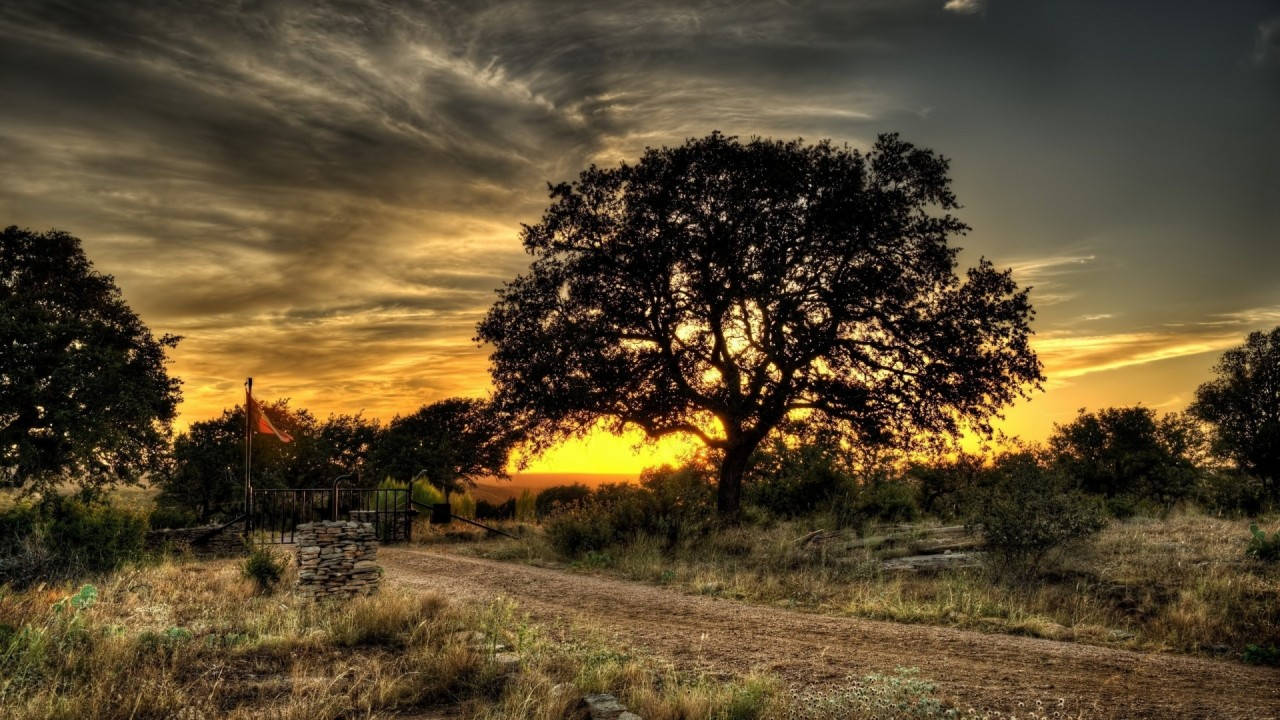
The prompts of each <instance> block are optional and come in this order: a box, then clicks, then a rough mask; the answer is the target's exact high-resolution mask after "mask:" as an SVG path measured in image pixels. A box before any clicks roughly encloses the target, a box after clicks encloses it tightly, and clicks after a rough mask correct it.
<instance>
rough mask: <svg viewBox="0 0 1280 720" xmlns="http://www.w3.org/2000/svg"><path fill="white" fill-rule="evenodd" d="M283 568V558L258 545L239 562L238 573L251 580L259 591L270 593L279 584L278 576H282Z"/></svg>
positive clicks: (284, 564)
mask: <svg viewBox="0 0 1280 720" xmlns="http://www.w3.org/2000/svg"><path fill="white" fill-rule="evenodd" d="M285 568H286V561H285V559H284V558H282V557H279V556H277V555H276V554H275V552H273V551H271V550H269V549H267V548H264V547H258V548H254V549H253V552H251V553H249V557H247V558H245V559H244V562H242V563H240V575H241V576H242V577H244V579H246V580H252V581H253V584H254V586H255V587H256V588H257V590H258V592H259V593H261V594H263V595H270V594H271V593H273V592H275V590H276V586H277V585H279V584H280V578H282V577H284V573H285Z"/></svg>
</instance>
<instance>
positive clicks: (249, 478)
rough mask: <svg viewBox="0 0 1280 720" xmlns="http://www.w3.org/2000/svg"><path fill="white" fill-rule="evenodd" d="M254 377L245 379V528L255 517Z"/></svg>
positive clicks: (248, 528) (247, 527)
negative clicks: (253, 469) (253, 471)
mask: <svg viewBox="0 0 1280 720" xmlns="http://www.w3.org/2000/svg"><path fill="white" fill-rule="evenodd" d="M252 416H253V378H247V379H245V381H244V514H245V528H246V529H247V530H252V529H253V528H252V527H250V523H251V522H252V517H253V474H252V468H253V417H252Z"/></svg>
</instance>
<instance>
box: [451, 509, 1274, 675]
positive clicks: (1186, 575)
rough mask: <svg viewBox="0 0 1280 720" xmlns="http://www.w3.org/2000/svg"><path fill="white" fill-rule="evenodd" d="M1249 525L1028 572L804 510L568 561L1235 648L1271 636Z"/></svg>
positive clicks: (697, 584) (771, 600)
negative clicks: (914, 569) (832, 528)
mask: <svg viewBox="0 0 1280 720" xmlns="http://www.w3.org/2000/svg"><path fill="white" fill-rule="evenodd" d="M1277 522H1280V521H1277V520H1276V519H1274V518H1273V519H1271V520H1270V521H1268V522H1264V523H1263V524H1264V525H1265V526H1268V527H1270V526H1272V525H1276V524H1277ZM1248 524H1249V523H1248V521H1247V520H1227V519H1221V518H1213V517H1209V516H1205V515H1201V514H1198V513H1187V514H1182V515H1175V516H1172V517H1169V518H1166V519H1152V518H1134V519H1131V520H1128V521H1123V522H1113V523H1112V524H1111V525H1110V526H1109V527H1108V528H1106V529H1105V530H1104V531H1103V532H1102V533H1101V534H1100V535H1099V537H1098V538H1096V540H1094V541H1093V542H1090V543H1087V544H1083V545H1079V546H1076V547H1073V548H1070V549H1069V551H1068V552H1063V553H1059V555H1058V556H1057V557H1056V558H1053V559H1052V560H1051V562H1050V563H1049V565H1048V566H1047V567H1045V568H1043V569H1042V571H1041V572H1040V573H1039V574H1038V575H1037V576H1035V577H1034V578H1033V579H1031V580H1012V579H1003V578H1001V577H999V576H998V575H995V574H993V573H991V572H988V571H986V570H981V569H971V570H958V571H951V572H941V573H937V574H910V575H904V574H892V573H886V572H884V571H882V570H881V568H880V561H881V559H882V555H880V554H877V553H875V552H871V551H867V550H855V551H847V550H844V551H830V550H828V549H826V548H825V547H819V548H816V549H814V548H799V547H797V545H796V543H795V540H796V538H798V537H801V536H803V535H804V534H805V533H806V532H808V531H810V530H812V529H814V528H815V527H821V526H823V523H822V522H821V521H819V520H812V519H811V520H806V521H795V522H783V523H777V524H774V525H772V526H769V527H759V526H749V527H742V528H736V529H727V530H720V531H716V532H715V533H713V534H712V535H711V536H710V537H708V538H704V539H701V540H699V541H698V542H697V543H694V544H690V545H686V546H681V547H678V548H676V549H674V550H672V551H669V550H666V549H665V548H663V547H662V545H661V544H660V543H659V542H658V541H656V540H654V539H652V538H638V539H637V540H635V541H634V542H632V543H630V544H627V545H625V546H619V547H613V548H610V549H609V550H607V551H605V552H602V553H592V554H589V555H588V556H586V557H584V558H578V559H576V560H575V561H574V562H573V563H572V565H573V566H575V567H577V568H579V569H584V570H600V571H605V572H608V573H611V574H615V575H620V576H623V577H627V578H631V579H637V580H643V581H647V582H653V583H658V584H666V585H671V586H673V587H677V588H680V589H683V590H685V591H687V592H692V593H697V594H706V595H717V596H723V597H731V598H737V599H742V600H746V601H750V602H756V603H762V604H770V605H777V606H782V607H796V608H803V609H807V610H816V611H820V612H827V613H832V614H847V615H855V616H859V617H868V618H876V619H885V620H893V621H898V622H911V623H927V624H937V625H949V626H955V627H963V628H970V629H978V630H984V631H990V632H1004V633H1011V634H1022V635H1032V636H1037V637H1046V638H1051V639H1059V640H1075V641H1081V642H1089V643H1095V644H1106V645H1119V646H1124V647H1133V648H1141V649H1158V650H1173V651H1180V652H1193V653H1206V654H1215V655H1230V656H1239V654H1240V653H1241V652H1242V651H1243V650H1244V648H1245V647H1246V646H1247V645H1249V644H1253V643H1256V644H1261V645H1267V644H1280V567H1277V566H1276V565H1274V564H1273V565H1270V566H1267V565H1264V564H1262V563H1259V562H1256V561H1251V560H1248V559H1247V558H1246V557H1245V555H1244V547H1245V544H1246V542H1247V540H1248V537H1249V535H1248ZM460 549H462V550H463V551H465V552H472V553H477V554H481V555H484V556H486V557H491V558H496V559H504V560H515V561H523V562H533V563H543V564H545V563H551V562H555V561H557V560H559V561H562V562H563V560H564V559H563V558H557V557H556V556H555V553H554V551H553V550H551V548H550V547H549V546H548V545H547V543H546V542H545V541H543V540H542V539H541V538H540V537H539V536H537V535H536V534H531V535H530V536H528V537H526V538H522V539H521V540H518V541H512V540H492V539H489V540H485V541H483V542H478V543H475V544H473V545H470V546H460Z"/></svg>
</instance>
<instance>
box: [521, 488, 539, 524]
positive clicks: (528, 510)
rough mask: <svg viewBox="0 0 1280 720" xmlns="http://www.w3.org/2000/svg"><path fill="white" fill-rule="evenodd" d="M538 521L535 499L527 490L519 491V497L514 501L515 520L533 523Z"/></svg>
mask: <svg viewBox="0 0 1280 720" xmlns="http://www.w3.org/2000/svg"><path fill="white" fill-rule="evenodd" d="M537 519H538V506H537V498H536V497H535V496H534V494H533V492H532V491H530V490H529V489H528V488H525V489H524V490H522V491H520V497H519V498H517V499H516V520H518V521H520V522H534V521H536V520H537Z"/></svg>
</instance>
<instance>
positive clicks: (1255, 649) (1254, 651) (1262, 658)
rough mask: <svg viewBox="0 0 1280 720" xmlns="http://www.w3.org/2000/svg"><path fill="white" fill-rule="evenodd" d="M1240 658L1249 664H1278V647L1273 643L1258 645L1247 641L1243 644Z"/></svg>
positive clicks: (1279, 656)
mask: <svg viewBox="0 0 1280 720" xmlns="http://www.w3.org/2000/svg"><path fill="white" fill-rule="evenodd" d="M1241 659H1243V660H1244V661H1245V662H1247V663H1249V664H1250V665H1276V666H1280V647H1276V646H1275V644H1271V645H1258V644H1257V643H1249V644H1248V645H1246V646H1245V648H1244V653H1243V654H1242V655H1241Z"/></svg>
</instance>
